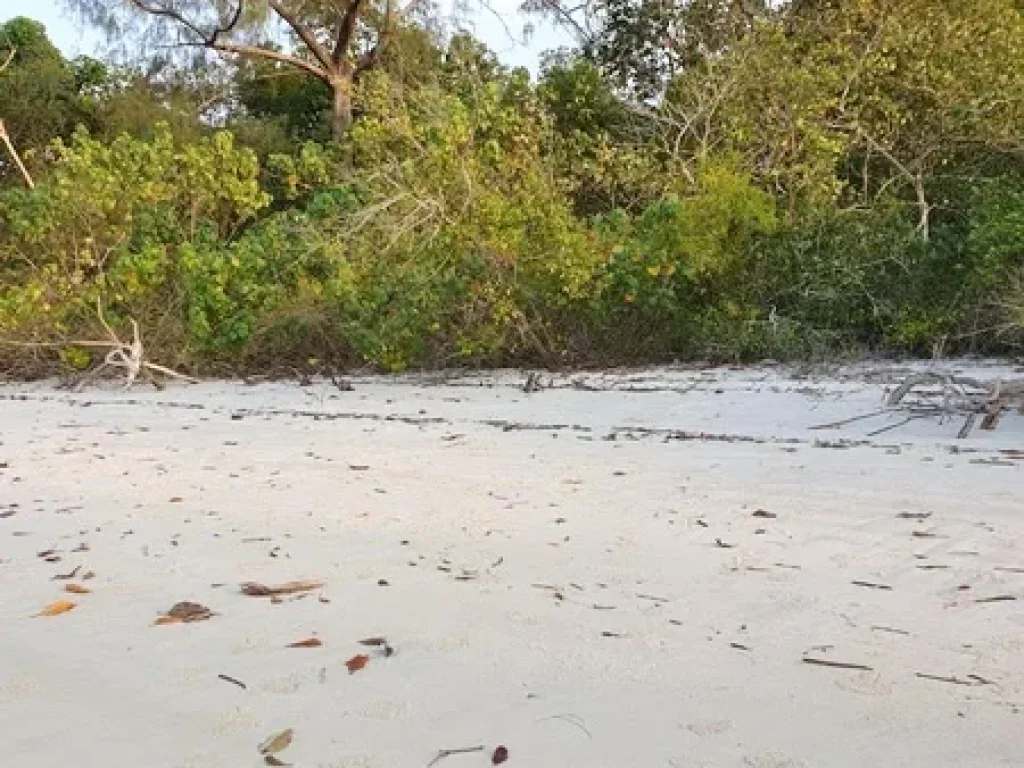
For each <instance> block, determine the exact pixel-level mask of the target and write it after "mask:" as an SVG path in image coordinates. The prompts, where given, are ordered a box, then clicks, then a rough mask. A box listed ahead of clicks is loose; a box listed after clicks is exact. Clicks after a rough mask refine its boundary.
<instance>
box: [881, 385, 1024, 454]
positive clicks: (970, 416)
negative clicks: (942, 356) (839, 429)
mask: <svg viewBox="0 0 1024 768" xmlns="http://www.w3.org/2000/svg"><path fill="white" fill-rule="evenodd" d="M936 385H937V386H938V387H939V390H938V392H937V393H936V392H928V393H924V397H925V398H928V397H929V396H930V397H931V399H932V402H930V403H927V404H922V403H919V404H918V405H916V406H912V407H911V410H913V412H914V413H913V415H914V416H918V415H928V412H929V411H930V412H931V413H935V414H936V415H939V416H945V415H955V414H961V415H963V416H964V417H965V420H964V423H963V426H962V427H961V428H960V431H959V433H958V434H957V437H959V438H965V437H967V436H968V435H969V434H970V432H971V430H972V429H973V428H974V423H975V421H976V420H977V417H978V416H979V415H982V414H984V417H983V418H982V420H981V425H980V427H981V429H985V430H992V429H995V428H996V427H997V426H998V425H999V419H1000V418H1001V417H1002V414H1003V411H1004V410H1006V409H1007V408H1010V407H1012V406H1014V405H1017V406H1018V407H1019V408H1020V412H1021V413H1022V414H1024V379H1014V380H1009V381H1005V380H1002V379H997V380H996V381H993V382H989V381H980V380H979V379H974V378H971V377H968V376H953V375H949V374H943V373H934V372H928V373H915V374H913V375H912V376H908V377H907V378H906V379H904V380H903V382H902V383H901V384H900V385H899V386H898V387H897V388H896V389H895V390H893V392H892V394H890V395H889V397H888V398H887V399H886V403H885V404H886V407H887V408H889V409H890V410H892V409H899V408H905V407H906V406H904V405H903V402H904V400H905V399H906V398H907V396H908V395H910V394H911V392H913V391H914V389H915V388H916V387H921V386H931V387H934V386H936ZM936 395H938V396H940V397H941V403H935V402H934V398H935V396H936Z"/></svg>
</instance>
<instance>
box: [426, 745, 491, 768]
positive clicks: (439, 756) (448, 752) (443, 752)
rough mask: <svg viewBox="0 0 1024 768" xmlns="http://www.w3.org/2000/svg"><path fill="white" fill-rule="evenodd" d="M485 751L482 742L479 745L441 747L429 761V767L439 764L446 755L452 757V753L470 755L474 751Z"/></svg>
mask: <svg viewBox="0 0 1024 768" xmlns="http://www.w3.org/2000/svg"><path fill="white" fill-rule="evenodd" d="M483 751H484V747H483V745H482V744H481V745H480V746H479V747H457V748H455V749H439V750H438V751H437V754H436V755H435V756H434V759H433V760H431V761H430V762H429V763H427V768H433V766H435V765H437V764H438V763H439V762H441V761H442V760H444V759H445V758H446V757H451V756H452V755H468V754H470V753H472V752H483Z"/></svg>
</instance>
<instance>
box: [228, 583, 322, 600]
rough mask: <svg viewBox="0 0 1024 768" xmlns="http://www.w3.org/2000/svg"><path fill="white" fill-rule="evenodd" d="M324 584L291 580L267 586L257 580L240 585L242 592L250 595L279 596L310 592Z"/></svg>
mask: <svg viewBox="0 0 1024 768" xmlns="http://www.w3.org/2000/svg"><path fill="white" fill-rule="evenodd" d="M322 586H324V582H322V581H289V582H286V583H284V584H276V585H273V586H269V587H268V586H267V585H265V584H259V583H257V582H255V581H245V582H242V584H241V585H240V587H241V590H242V594H243V595H248V596H249V597H279V596H281V595H294V594H296V593H298V592H309V591H311V590H314V589H320V588H321V587H322Z"/></svg>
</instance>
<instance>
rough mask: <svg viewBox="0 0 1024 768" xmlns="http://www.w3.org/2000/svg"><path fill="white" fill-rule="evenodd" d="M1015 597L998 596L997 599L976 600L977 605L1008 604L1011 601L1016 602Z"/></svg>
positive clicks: (983, 598)
mask: <svg viewBox="0 0 1024 768" xmlns="http://www.w3.org/2000/svg"><path fill="white" fill-rule="evenodd" d="M1016 599H1017V598H1016V597H1015V596H1014V595H996V596H995V597H982V598H979V599H978V600H975V601H974V602H976V603H1008V602H1010V601H1011V600H1016Z"/></svg>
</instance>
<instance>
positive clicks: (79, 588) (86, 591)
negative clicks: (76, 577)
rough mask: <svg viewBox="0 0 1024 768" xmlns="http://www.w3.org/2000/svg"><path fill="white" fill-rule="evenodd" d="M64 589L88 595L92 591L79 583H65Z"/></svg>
mask: <svg viewBox="0 0 1024 768" xmlns="http://www.w3.org/2000/svg"><path fill="white" fill-rule="evenodd" d="M64 591H65V592H70V593H71V594H73V595H88V594H89V593H90V592H92V590H91V589H89V588H88V587H83V586H82V585H81V584H65V585H64Z"/></svg>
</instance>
